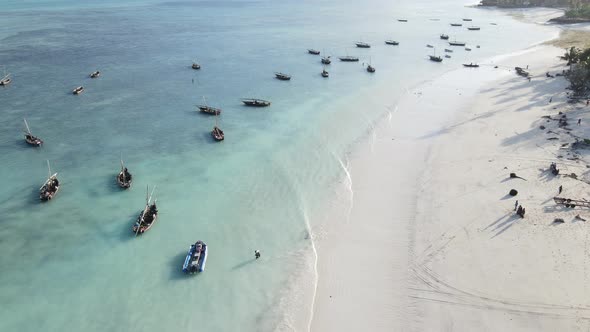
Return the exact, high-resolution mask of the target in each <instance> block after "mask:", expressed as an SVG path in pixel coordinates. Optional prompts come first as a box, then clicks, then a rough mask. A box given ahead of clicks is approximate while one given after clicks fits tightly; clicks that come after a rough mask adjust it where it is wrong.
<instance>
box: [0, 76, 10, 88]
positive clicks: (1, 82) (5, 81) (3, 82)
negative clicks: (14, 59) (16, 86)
mask: <svg viewBox="0 0 590 332" xmlns="http://www.w3.org/2000/svg"><path fill="white" fill-rule="evenodd" d="M10 82H12V80H11V79H10V77H4V78H3V79H1V80H0V85H2V86H5V85H8V84H10Z"/></svg>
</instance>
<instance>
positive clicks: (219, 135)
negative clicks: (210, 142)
mask: <svg viewBox="0 0 590 332" xmlns="http://www.w3.org/2000/svg"><path fill="white" fill-rule="evenodd" d="M211 136H212V137H213V139H214V140H215V141H217V142H221V141H223V140H224V139H225V135H224V134H223V130H221V129H220V128H219V127H217V126H215V127H213V130H212V131H211Z"/></svg>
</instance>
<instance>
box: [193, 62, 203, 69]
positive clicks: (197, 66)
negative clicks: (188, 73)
mask: <svg viewBox="0 0 590 332" xmlns="http://www.w3.org/2000/svg"><path fill="white" fill-rule="evenodd" d="M191 68H192V69H195V70H198V69H201V65H200V64H198V63H196V62H193V65H192V66H191Z"/></svg>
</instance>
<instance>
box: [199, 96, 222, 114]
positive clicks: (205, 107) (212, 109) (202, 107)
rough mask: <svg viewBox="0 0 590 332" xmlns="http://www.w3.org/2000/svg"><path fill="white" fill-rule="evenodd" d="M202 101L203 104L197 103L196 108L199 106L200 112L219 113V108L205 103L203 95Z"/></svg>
mask: <svg viewBox="0 0 590 332" xmlns="http://www.w3.org/2000/svg"><path fill="white" fill-rule="evenodd" d="M203 103H204V104H203V105H197V108H199V111H200V112H202V113H205V114H211V115H219V114H221V108H215V107H211V106H208V105H207V100H205V96H203Z"/></svg>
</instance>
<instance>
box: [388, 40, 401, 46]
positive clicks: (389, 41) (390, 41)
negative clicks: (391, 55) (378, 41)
mask: <svg viewBox="0 0 590 332" xmlns="http://www.w3.org/2000/svg"><path fill="white" fill-rule="evenodd" d="M385 44H387V45H399V42H398V41H395V40H386V41H385Z"/></svg>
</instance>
